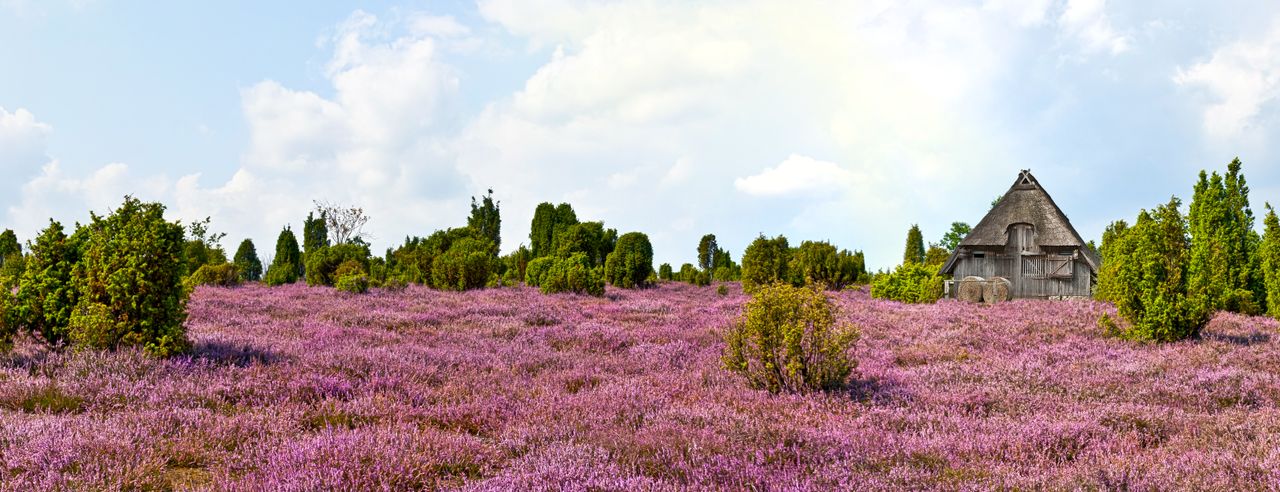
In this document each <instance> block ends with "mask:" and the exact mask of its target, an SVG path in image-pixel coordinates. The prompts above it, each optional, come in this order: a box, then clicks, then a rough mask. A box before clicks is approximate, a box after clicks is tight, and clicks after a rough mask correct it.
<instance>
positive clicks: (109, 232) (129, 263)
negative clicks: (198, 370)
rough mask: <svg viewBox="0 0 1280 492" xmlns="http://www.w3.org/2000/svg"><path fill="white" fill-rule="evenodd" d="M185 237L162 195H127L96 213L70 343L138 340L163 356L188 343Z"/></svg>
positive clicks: (109, 344)
mask: <svg viewBox="0 0 1280 492" xmlns="http://www.w3.org/2000/svg"><path fill="white" fill-rule="evenodd" d="M184 245H185V241H184V239H183V230H182V226H181V225H179V224H176V223H172V222H168V221H166V220H165V219H164V206H163V205H160V204H158V203H143V202H141V201H139V200H138V199H136V198H133V197H125V201H124V204H123V205H121V206H120V208H118V209H116V210H115V211H114V212H112V213H111V214H110V215H108V216H107V217H98V216H97V215H93V216H92V222H91V223H90V224H89V225H87V226H85V243H84V248H83V257H82V258H81V260H80V263H79V264H77V265H76V267H75V272H74V276H73V280H72V284H73V285H74V286H75V288H76V291H77V293H78V295H79V300H78V301H77V304H76V308H75V310H74V311H73V312H72V313H71V322H70V327H69V338H70V340H71V342H72V344H73V345H75V346H78V347H89V348H117V347H130V346H137V347H142V348H143V350H145V351H146V352H147V353H149V354H151V355H156V356H161V357H164V356H168V355H172V354H176V353H181V352H184V351H186V350H187V349H188V348H190V342H189V341H188V340H187V337H186V329H185V328H184V327H183V322H185V321H186V319H187V312H186V303H187V291H186V289H184V288H183V285H182V279H183V277H184V273H185V269H186V261H185V258H184V257H183V253H184Z"/></svg>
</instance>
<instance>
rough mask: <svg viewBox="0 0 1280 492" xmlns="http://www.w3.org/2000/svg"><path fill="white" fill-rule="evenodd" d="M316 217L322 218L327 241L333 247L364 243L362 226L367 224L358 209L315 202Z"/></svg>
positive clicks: (366, 218) (367, 217)
mask: <svg viewBox="0 0 1280 492" xmlns="http://www.w3.org/2000/svg"><path fill="white" fill-rule="evenodd" d="M315 203H316V212H317V215H319V216H320V217H323V218H324V222H325V227H326V228H327V229H328V230H329V239H330V241H331V242H332V243H333V244H334V245H338V244H349V243H357V242H366V241H365V240H366V239H367V238H368V236H367V235H366V234H365V233H364V225H365V224H367V223H368V222H369V216H368V215H365V213H364V209H363V208H360V207H355V206H351V207H347V206H342V205H336V204H333V203H329V202H324V201H318V200H317V201H316V202H315Z"/></svg>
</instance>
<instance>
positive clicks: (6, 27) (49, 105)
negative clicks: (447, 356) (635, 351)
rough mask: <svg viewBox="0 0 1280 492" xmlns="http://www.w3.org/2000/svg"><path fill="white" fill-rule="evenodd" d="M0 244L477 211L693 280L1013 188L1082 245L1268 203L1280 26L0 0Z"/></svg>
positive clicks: (1057, 2) (411, 222)
mask: <svg viewBox="0 0 1280 492" xmlns="http://www.w3.org/2000/svg"><path fill="white" fill-rule="evenodd" d="M0 46H3V47H4V48H3V49H0V170H2V171H3V175H4V176H5V177H6V179H5V180H4V181H3V182H0V228H13V229H15V230H16V231H18V233H19V235H20V237H23V238H29V237H31V236H32V235H33V234H34V233H35V232H36V231H37V230H38V229H39V228H41V227H42V226H43V225H44V224H46V223H47V220H48V219H49V218H50V217H53V218H56V219H58V220H60V221H63V222H64V223H71V222H75V221H83V220H85V218H86V217H87V215H88V214H87V212H88V210H96V211H99V212H103V211H106V210H108V209H109V208H110V207H112V206H114V205H116V204H118V203H119V201H120V197H121V196H122V195H124V194H126V193H131V194H134V195H137V196H140V197H142V198H146V199H152V200H159V201H162V202H164V203H165V204H166V205H168V206H169V211H170V215H171V216H172V217H173V218H175V219H181V220H192V219H196V218H201V217H204V216H212V217H213V228H214V229H215V230H220V231H225V232H227V233H228V237H227V240H226V241H225V243H226V244H224V246H227V247H228V248H229V249H233V248H234V246H235V244H236V243H238V242H239V240H240V239H241V238H244V237H251V238H253V239H254V240H255V242H256V243H257V244H258V247H259V250H266V251H269V250H270V249H271V246H272V242H273V240H274V237H275V235H276V233H277V232H278V231H279V229H280V227H282V226H284V225H286V224H291V225H292V226H293V227H294V228H295V229H298V228H299V227H300V222H301V218H302V217H303V216H305V215H306V212H307V210H308V209H309V208H311V204H312V201H313V200H327V201H332V202H337V203H346V204H354V205H358V206H362V207H364V208H365V209H366V210H368V211H369V213H370V215H371V216H372V221H371V222H370V224H369V226H368V228H367V232H370V233H372V234H373V236H374V239H373V242H374V244H375V246H377V247H378V248H379V249H380V248H383V247H386V246H390V245H392V244H394V243H398V242H399V241H400V240H401V239H402V238H403V237H404V236H405V235H425V234H427V233H429V232H431V231H432V230H434V229H437V228H442V227H449V226H456V225H461V224H462V223H463V220H464V217H465V214H466V211H467V205H468V203H469V197H470V196H473V195H479V194H481V193H483V191H484V190H485V189H487V188H493V189H494V192H495V195H496V197H497V198H498V199H500V200H501V201H502V205H503V212H504V213H503V216H504V217H503V218H504V219H505V220H504V224H503V249H504V250H507V251H509V250H511V249H513V248H515V247H516V246H517V245H518V244H520V243H523V242H527V234H528V226H529V220H530V219H531V217H532V211H533V208H534V206H535V205H536V204H537V203H538V202H541V201H552V202H562V201H567V202H570V203H572V204H573V205H574V207H575V208H576V209H577V210H578V215H579V217H581V218H584V219H591V220H603V221H605V223H606V225H607V226H609V227H615V228H618V229H619V231H620V232H626V231H631V230H639V231H643V232H646V233H648V234H649V235H650V237H651V239H652V240H653V242H654V247H655V253H656V256H657V260H658V261H659V262H671V263H673V264H675V265H677V266H678V265H679V264H680V263H683V262H688V261H692V260H693V258H694V248H695V246H696V244H697V240H698V238H699V237H700V236H701V235H702V234H704V233H707V232H713V233H715V234H717V236H718V237H719V238H720V243H721V244H722V245H724V246H725V247H727V248H728V249H729V250H730V251H732V252H733V253H734V254H740V253H741V251H742V249H743V248H744V247H745V245H746V244H747V243H748V242H749V241H750V240H751V239H752V238H753V237H755V236H756V235H757V234H759V233H765V234H769V235H774V234H785V235H787V237H788V238H790V239H791V240H792V241H793V242H797V243H798V242H799V241H801V240H804V239H825V240H830V241H832V242H834V243H836V244H838V245H840V246H842V247H847V248H850V249H862V250H865V251H866V252H867V255H868V261H869V263H870V264H871V266H873V267H888V266H891V265H892V264H894V263H896V262H897V261H898V260H899V258H900V257H901V249H902V243H903V239H904V236H905V232H906V230H907V228H908V227H909V226H910V225H911V224H913V223H918V224H920V225H921V227H922V228H923V229H924V232H925V235H926V238H928V239H930V240H936V239H937V238H938V237H940V236H941V235H942V233H943V232H944V231H945V229H946V227H947V225H948V224H950V223H951V222H952V221H967V222H969V223H976V222H977V221H978V220H979V219H980V218H981V217H982V214H983V213H984V212H985V211H986V208H987V206H988V204H989V203H990V201H991V199H992V198H993V197H995V196H996V195H998V194H1000V193H1002V192H1003V191H1004V190H1005V189H1006V188H1007V187H1008V185H1009V184H1010V183H1011V182H1012V181H1013V179H1014V178H1015V177H1016V175H1017V171H1018V170H1019V169H1024V168H1030V169H1031V170H1032V171H1033V172H1034V173H1035V174H1036V175H1037V177H1038V178H1039V179H1040V181H1041V182H1042V183H1043V184H1044V186H1045V187H1046V188H1047V189H1048V190H1049V192H1050V193H1052V194H1053V195H1054V198H1055V200H1056V201H1057V202H1058V204H1059V205H1060V206H1061V207H1062V208H1063V209H1064V211H1066V213H1067V214H1068V215H1069V216H1070V217H1071V219H1072V222H1073V223H1074V224H1075V225H1076V227H1077V228H1078V229H1079V230H1080V232H1081V234H1082V235H1083V236H1085V237H1086V238H1097V237H1098V236H1100V234H1101V231H1102V229H1103V227H1105V225H1106V224H1107V223H1109V222H1110V221H1113V220H1116V219H1120V218H1129V219H1131V218H1132V217H1133V216H1134V215H1136V213H1137V211H1138V210H1139V209H1140V208H1143V207H1150V206H1152V205H1155V204H1157V203H1160V202H1163V201H1165V200H1167V199H1168V197H1169V196H1170V195H1173V194H1177V195H1179V196H1181V197H1183V198H1188V197H1189V194H1190V188H1191V184H1192V182H1193V180H1194V178H1195V174H1196V173H1197V172H1198V171H1199V170H1200V169H1210V170H1213V169H1222V168H1223V167H1225V164H1226V163H1227V162H1228V161H1230V160H1231V158H1233V157H1235V156H1239V157H1240V158H1241V159H1242V160H1243V161H1244V163H1245V174H1246V176H1247V177H1248V179H1249V182H1250V184H1251V186H1252V190H1253V194H1252V199H1253V202H1254V206H1255V208H1256V209H1261V207H1262V202H1263V201H1273V202H1280V166H1277V165H1276V159H1277V153H1276V148H1275V145H1274V144H1272V143H1271V142H1272V141H1275V140H1277V139H1276V138H1275V137H1276V136H1277V135H1278V134H1280V131H1278V127H1277V125H1278V124H1280V121H1277V118H1276V116H1277V97H1278V96H1280V4H1275V3H1274V2H1262V1H1254V2H1250V1H1225V2H1217V3H1214V4H1212V5H1210V4H1206V3H1204V2H1191V1H1162V2H1124V3H1115V2H1105V1H1100V0H1018V1H1014V0H984V1H978V0H974V1H969V2H963V1H961V2H956V1H931V0H922V1H914V2H891V1H868V2H858V3H857V4H856V5H849V4H847V3H844V2H836V3H830V2H809V1H794V2H766V1H732V2H686V1H680V2H675V1H662V0H651V1H643V2H580V1H575V0H520V1H517V0H481V1H478V2H469V1H460V0H459V1H441V2H394V1H387V2H359V3H339V2H309V3H308V5H307V7H306V8H305V9H300V8H298V7H297V6H296V5H292V4H288V3H285V2H279V3H273V2H217V3H216V4H212V5H200V4H191V3H187V2H170V3H167V4H164V3H162V4H154V3H144V2H118V1H113V0H80V1H71V2H58V1H51V2H36V1H31V0H0Z"/></svg>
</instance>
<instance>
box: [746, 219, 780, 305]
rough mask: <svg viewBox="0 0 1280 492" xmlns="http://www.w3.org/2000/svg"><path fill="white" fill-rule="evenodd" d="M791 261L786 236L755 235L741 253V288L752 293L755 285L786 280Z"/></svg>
mask: <svg viewBox="0 0 1280 492" xmlns="http://www.w3.org/2000/svg"><path fill="white" fill-rule="evenodd" d="M790 263H791V246H790V245H789V244H787V238H786V237H784V236H778V237H775V238H773V239H769V238H766V237H764V234H761V235H760V236H758V237H756V239H755V240H754V241H752V242H751V244H750V245H748V246H747V250H746V252H744V253H743V254H742V290H743V291H745V292H746V293H748V294H750V293H753V292H754V291H755V289H756V287H758V286H761V285H769V284H772V283H775V282H780V281H787V280H789V279H790V277H789V276H788V266H789V265H790Z"/></svg>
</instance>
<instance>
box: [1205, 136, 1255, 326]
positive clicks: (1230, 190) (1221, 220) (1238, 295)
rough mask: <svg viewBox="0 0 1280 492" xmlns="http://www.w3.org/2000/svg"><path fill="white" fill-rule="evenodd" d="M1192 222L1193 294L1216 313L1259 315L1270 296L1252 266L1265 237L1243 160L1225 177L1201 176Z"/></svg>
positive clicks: (1216, 175) (1233, 166)
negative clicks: (1253, 207)
mask: <svg viewBox="0 0 1280 492" xmlns="http://www.w3.org/2000/svg"><path fill="white" fill-rule="evenodd" d="M1187 220H1188V223H1189V224H1188V225H1189V227H1190V233H1191V255H1190V262H1189V265H1188V279H1187V282H1188V284H1187V285H1188V287H1187V288H1188V292H1189V293H1190V295H1192V296H1193V297H1200V298H1203V299H1204V301H1205V303H1206V305H1207V307H1208V308H1209V309H1211V310H1219V309H1221V310H1228V311H1235V312H1242V313H1247V314H1255V313H1256V312H1258V311H1260V308H1261V306H1260V304H1261V303H1262V302H1263V299H1264V297H1265V293H1264V292H1263V288H1262V282H1261V275H1259V274H1257V273H1255V272H1254V267H1255V265H1254V263H1253V261H1254V258H1255V256H1256V251H1257V247H1258V243H1259V242H1260V239H1259V237H1258V235H1257V233H1256V232H1255V231H1254V230H1253V211H1252V210H1250V208H1249V187H1248V186H1247V185H1246V184H1245V179H1244V176H1243V175H1241V174H1240V160H1239V159H1236V160H1233V161H1231V163H1230V164H1228V165H1227V174H1226V175H1225V176H1219V175H1218V173H1217V172H1214V173H1213V174H1212V175H1206V173H1205V172H1204V171H1201V172H1200V179H1199V181H1198V182H1197V183H1196V185H1195V194H1194V195H1193V196H1192V199H1191V207H1190V214H1189V215H1188V216H1187Z"/></svg>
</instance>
